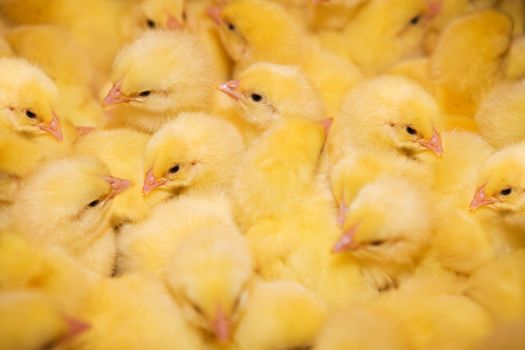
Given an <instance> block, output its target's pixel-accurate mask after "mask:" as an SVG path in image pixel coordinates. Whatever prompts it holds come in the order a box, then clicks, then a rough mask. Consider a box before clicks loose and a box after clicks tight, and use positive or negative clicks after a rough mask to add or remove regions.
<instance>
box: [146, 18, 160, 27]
mask: <svg viewBox="0 0 525 350" xmlns="http://www.w3.org/2000/svg"><path fill="white" fill-rule="evenodd" d="M146 24H147V25H148V27H149V28H151V29H155V27H156V26H157V25H156V24H155V22H154V21H152V20H151V19H148V20H147V21H146Z"/></svg>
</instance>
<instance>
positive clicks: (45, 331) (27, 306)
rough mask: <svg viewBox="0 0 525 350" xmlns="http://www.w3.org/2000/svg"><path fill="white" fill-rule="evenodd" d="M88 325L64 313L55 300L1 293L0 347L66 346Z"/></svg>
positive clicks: (18, 349)
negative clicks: (54, 302)
mask: <svg viewBox="0 0 525 350" xmlns="http://www.w3.org/2000/svg"><path fill="white" fill-rule="evenodd" d="M87 329H89V325H88V324H86V323H84V322H81V321H78V320H76V319H73V318H71V317H68V316H65V315H64V314H62V312H61V311H60V309H59V308H57V306H56V305H55V304H53V302H52V300H50V299H49V298H46V297H45V296H44V295H41V294H39V293H34V292H16V293H6V292H0V347H1V348H2V349H11V350H31V349H45V348H54V347H57V348H58V347H61V346H67V345H66V344H67V343H68V342H69V341H70V340H72V339H74V337H76V336H78V335H80V334H81V333H82V332H85V331H86V330H87Z"/></svg>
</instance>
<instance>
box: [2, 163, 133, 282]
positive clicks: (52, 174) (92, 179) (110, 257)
mask: <svg viewBox="0 0 525 350" xmlns="http://www.w3.org/2000/svg"><path fill="white" fill-rule="evenodd" d="M127 187H129V182H128V181H127V180H123V179H119V178H115V177H112V176H110V175H109V170H108V169H107V167H106V166H105V165H104V164H102V163H100V162H99V161H96V160H94V159H93V160H92V159H82V158H79V159H66V160H60V161H56V162H52V163H50V164H48V165H47V166H45V167H43V168H40V169H39V171H38V172H36V173H35V174H34V175H33V176H31V177H30V178H29V179H28V180H27V181H26V183H25V184H24V186H23V187H22V188H21V189H20V191H19V193H18V194H17V196H16V201H15V202H14V203H13V206H12V212H11V215H12V219H13V229H14V230H15V231H16V232H17V233H19V234H20V235H22V237H24V238H25V239H27V240H28V242H30V244H31V245H34V246H39V247H48V246H56V247H59V248H61V249H63V250H64V251H65V252H67V253H69V254H71V255H72V256H73V257H75V258H76V259H78V261H79V262H81V263H82V264H85V265H86V266H88V267H90V268H91V269H93V270H94V271H97V272H98V273H100V274H102V275H110V274H111V272H112V268H113V264H114V259H115V237H114V233H113V232H112V229H111V227H110V225H109V213H110V207H111V200H112V199H113V198H114V197H116V196H117V195H118V194H120V193H121V192H123V191H124V190H125V189H126V188H127Z"/></svg>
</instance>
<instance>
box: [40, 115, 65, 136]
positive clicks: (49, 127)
mask: <svg viewBox="0 0 525 350" xmlns="http://www.w3.org/2000/svg"><path fill="white" fill-rule="evenodd" d="M38 127H39V128H40V129H41V130H44V131H46V132H48V133H50V134H51V135H52V136H53V137H54V138H55V139H56V140H57V141H59V142H61V141H62V140H64V134H62V128H61V127H60V121H59V120H58V116H57V115H56V114H55V113H53V119H51V121H50V122H49V124H44V123H42V124H39V125H38Z"/></svg>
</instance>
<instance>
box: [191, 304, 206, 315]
mask: <svg viewBox="0 0 525 350" xmlns="http://www.w3.org/2000/svg"><path fill="white" fill-rule="evenodd" d="M191 307H192V308H193V310H195V312H196V313H198V314H199V315H204V311H203V310H202V309H201V308H200V306H199V305H197V304H194V303H191Z"/></svg>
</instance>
